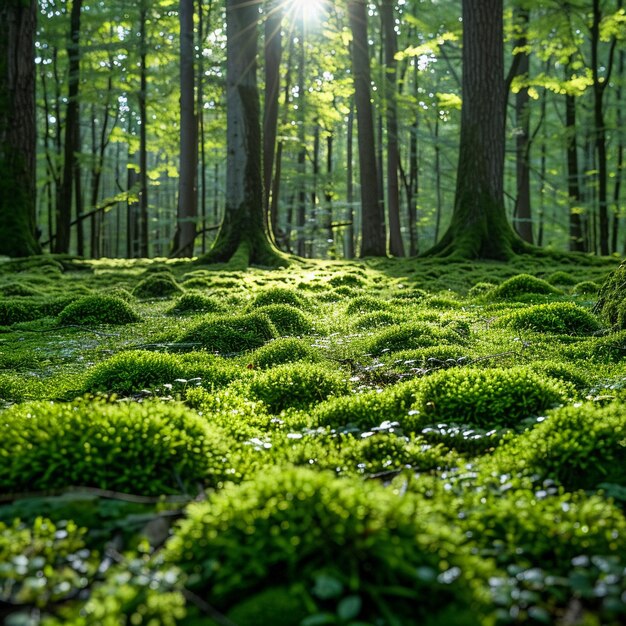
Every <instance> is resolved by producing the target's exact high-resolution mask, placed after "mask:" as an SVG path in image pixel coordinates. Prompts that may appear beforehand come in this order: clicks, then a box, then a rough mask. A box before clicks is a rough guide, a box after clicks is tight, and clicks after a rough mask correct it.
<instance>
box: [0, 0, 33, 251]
mask: <svg viewBox="0 0 626 626" xmlns="http://www.w3.org/2000/svg"><path fill="white" fill-rule="evenodd" d="M36 8H37V3H36V2H35V0H29V1H24V0H3V1H2V2H0V254H5V255H8V256H28V255H31V254H38V253H39V252H40V251H41V250H40V248H39V244H38V242H37V237H36V234H35V232H36V225H35V65H34V62H33V57H34V47H33V38H34V34H35V20H36V18H35V15H36Z"/></svg>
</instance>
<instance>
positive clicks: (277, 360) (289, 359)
mask: <svg viewBox="0 0 626 626" xmlns="http://www.w3.org/2000/svg"><path fill="white" fill-rule="evenodd" d="M320 358H321V357H320V354H319V351H318V350H316V349H315V348H312V347H311V345H310V343H307V342H306V341H303V340H302V339H296V338H295V337H284V338H281V339H275V340H273V341H270V342H269V343H268V344H266V345H265V346H263V347H261V348H259V349H258V350H256V351H255V352H254V354H253V355H252V357H251V362H252V364H253V365H254V367H258V368H260V369H267V368H270V367H274V366H275V365H281V364H283V363H294V362H296V361H311V362H315V361H319V360H320Z"/></svg>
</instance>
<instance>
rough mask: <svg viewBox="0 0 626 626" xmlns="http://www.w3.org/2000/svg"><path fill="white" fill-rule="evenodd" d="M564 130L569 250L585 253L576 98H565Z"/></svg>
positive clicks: (567, 96) (569, 96) (568, 96)
mask: <svg viewBox="0 0 626 626" xmlns="http://www.w3.org/2000/svg"><path fill="white" fill-rule="evenodd" d="M565 130H566V137H567V195H568V197H569V249H570V250H571V251H572V252H585V251H586V246H585V239H584V237H583V226H582V219H581V213H580V212H581V202H582V198H581V195H580V184H579V182H578V176H579V169H578V145H577V141H576V137H577V130H576V96H572V95H569V94H566V96H565Z"/></svg>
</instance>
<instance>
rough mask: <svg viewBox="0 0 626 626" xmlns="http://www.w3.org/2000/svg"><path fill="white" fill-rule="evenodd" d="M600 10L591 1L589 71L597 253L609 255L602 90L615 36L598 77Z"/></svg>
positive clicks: (595, 2)
mask: <svg viewBox="0 0 626 626" xmlns="http://www.w3.org/2000/svg"><path fill="white" fill-rule="evenodd" d="M601 21H602V11H601V7H600V0H593V21H592V25H591V70H592V73H593V113H594V126H595V146H596V156H597V159H598V163H597V167H598V223H599V238H600V242H599V243H600V254H602V255H603V256H604V255H607V254H609V212H608V190H607V182H608V172H607V150H606V125H605V121H604V102H603V100H604V90H605V89H606V86H607V85H608V84H609V82H610V68H611V65H612V57H613V51H614V49H615V42H616V40H615V37H613V41H612V43H611V52H610V57H611V58H610V60H609V63H608V66H609V69H608V71H607V75H606V76H604V77H602V78H601V77H600V61H599V58H598V56H599V47H600V22H601Z"/></svg>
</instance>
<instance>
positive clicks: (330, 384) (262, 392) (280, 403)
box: [250, 363, 350, 413]
mask: <svg viewBox="0 0 626 626" xmlns="http://www.w3.org/2000/svg"><path fill="white" fill-rule="evenodd" d="M349 390H350V387H349V385H348V383H347V382H346V380H345V377H344V376H343V375H342V374H341V373H340V372H335V371H332V370H330V371H329V370H327V369H322V368H320V367H319V365H315V364H311V363H287V364H284V365H278V366H276V367H274V368H272V369H270V370H267V371H265V372H261V373H259V374H258V375H257V376H256V377H255V378H254V379H253V380H252V382H251V383H250V391H251V392H252V395H253V396H254V398H256V399H257V400H262V401H263V402H264V403H265V404H266V405H267V406H268V408H269V409H270V411H272V412H273V413H280V412H281V411H282V410H283V409H286V408H289V407H293V408H299V409H306V408H308V407H310V406H312V405H314V404H316V403H318V402H321V401H322V400H326V399H327V398H328V397H330V396H341V395H344V394H346V393H348V392H349Z"/></svg>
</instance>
